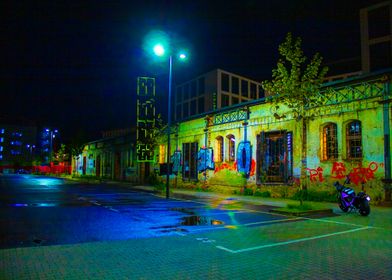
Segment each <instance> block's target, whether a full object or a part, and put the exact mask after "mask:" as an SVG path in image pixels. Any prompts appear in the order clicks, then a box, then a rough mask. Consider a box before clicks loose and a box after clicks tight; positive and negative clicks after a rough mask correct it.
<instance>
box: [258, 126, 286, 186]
mask: <svg viewBox="0 0 392 280" xmlns="http://www.w3.org/2000/svg"><path fill="white" fill-rule="evenodd" d="M292 158H293V150H292V132H287V131H272V132H262V133H261V134H259V135H258V136H257V151H256V161H257V168H256V176H257V183H258V184H263V183H288V182H289V181H290V180H292V176H293V161H292Z"/></svg>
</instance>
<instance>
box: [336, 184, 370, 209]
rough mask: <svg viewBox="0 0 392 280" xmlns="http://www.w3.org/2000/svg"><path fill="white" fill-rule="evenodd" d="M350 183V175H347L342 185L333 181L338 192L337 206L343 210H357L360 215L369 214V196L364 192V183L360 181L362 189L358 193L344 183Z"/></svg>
mask: <svg viewBox="0 0 392 280" xmlns="http://www.w3.org/2000/svg"><path fill="white" fill-rule="evenodd" d="M349 183H350V177H349V176H347V178H346V180H345V181H344V183H343V185H341V184H340V183H339V182H335V183H334V184H333V185H334V186H335V188H336V190H337V191H338V192H339V194H338V199H339V202H338V204H339V208H340V209H342V211H343V212H351V211H352V210H355V211H357V210H358V211H359V214H361V215H362V216H367V215H369V214H370V206H369V201H370V196H368V195H367V194H366V191H365V189H364V184H363V183H362V191H360V192H359V193H358V194H355V191H354V190H353V189H352V188H349V187H346V186H345V185H347V184H349Z"/></svg>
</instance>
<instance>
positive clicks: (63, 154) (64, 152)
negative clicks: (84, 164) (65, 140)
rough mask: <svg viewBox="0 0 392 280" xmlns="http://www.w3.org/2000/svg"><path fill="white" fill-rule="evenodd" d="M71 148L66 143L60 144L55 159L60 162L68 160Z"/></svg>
mask: <svg viewBox="0 0 392 280" xmlns="http://www.w3.org/2000/svg"><path fill="white" fill-rule="evenodd" d="M68 150H69V148H68V147H67V146H66V145H65V144H61V145H60V149H59V150H58V151H57V153H55V159H56V160H57V161H59V162H63V161H66V160H67V159H68V156H69V151H68Z"/></svg>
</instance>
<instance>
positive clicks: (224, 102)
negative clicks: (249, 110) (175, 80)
mask: <svg viewBox="0 0 392 280" xmlns="http://www.w3.org/2000/svg"><path fill="white" fill-rule="evenodd" d="M263 97H264V92H263V89H262V87H261V83H260V82H257V81H254V80H251V79H249V78H246V77H243V76H240V75H237V74H234V73H230V72H228V71H225V70H222V69H215V70H213V71H210V72H208V73H205V74H203V75H200V76H198V77H196V78H194V79H192V80H190V81H187V82H185V83H182V84H179V85H178V86H176V91H175V96H174V120H175V121H180V120H183V119H188V118H190V117H192V116H195V115H199V114H203V113H206V112H210V111H213V110H217V109H221V108H225V107H229V106H232V105H235V104H239V103H244V102H247V101H250V100H255V99H259V98H263Z"/></svg>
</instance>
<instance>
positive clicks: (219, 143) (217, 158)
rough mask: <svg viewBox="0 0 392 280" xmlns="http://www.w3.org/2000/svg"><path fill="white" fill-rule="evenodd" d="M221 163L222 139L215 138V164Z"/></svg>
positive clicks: (220, 137)
mask: <svg viewBox="0 0 392 280" xmlns="http://www.w3.org/2000/svg"><path fill="white" fill-rule="evenodd" d="M222 161H223V137H222V136H218V137H216V138H215V162H222Z"/></svg>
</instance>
